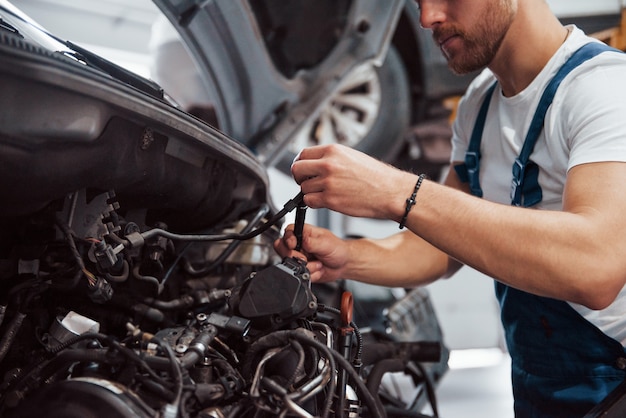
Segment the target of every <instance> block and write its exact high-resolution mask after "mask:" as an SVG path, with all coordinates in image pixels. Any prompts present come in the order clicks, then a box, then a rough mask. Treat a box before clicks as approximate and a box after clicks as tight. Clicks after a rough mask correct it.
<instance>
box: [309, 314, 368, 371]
mask: <svg viewBox="0 0 626 418" xmlns="http://www.w3.org/2000/svg"><path fill="white" fill-rule="evenodd" d="M317 310H318V312H322V313H323V312H325V311H326V312H331V313H333V314H336V315H341V311H340V310H339V309H337V308H335V307H334V306H326V305H323V304H321V303H320V304H318V305H317ZM350 326H351V327H352V328H353V329H354V336H355V337H356V353H355V354H354V360H353V364H354V366H355V367H356V368H357V369H360V367H361V365H362V361H361V359H362V357H363V335H361V331H360V330H359V327H357V326H356V324H355V323H354V321H350Z"/></svg>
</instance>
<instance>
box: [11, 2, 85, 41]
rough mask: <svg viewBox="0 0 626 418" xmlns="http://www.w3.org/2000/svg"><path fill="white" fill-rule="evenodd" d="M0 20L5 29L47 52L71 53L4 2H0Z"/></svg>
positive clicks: (40, 27)
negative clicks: (14, 32)
mask: <svg viewBox="0 0 626 418" xmlns="http://www.w3.org/2000/svg"><path fill="white" fill-rule="evenodd" d="M0 19H2V22H3V26H4V27H5V29H10V28H14V29H15V30H17V33H18V34H20V35H21V36H22V37H24V38H26V39H28V40H29V41H30V42H32V43H35V44H37V45H39V46H41V47H42V48H44V49H47V50H48V51H55V52H61V53H72V52H73V51H72V50H71V49H69V48H68V47H67V46H66V45H65V44H63V43H61V42H59V41H57V40H55V39H54V38H53V37H51V36H50V35H48V34H47V32H46V30H45V29H44V28H43V27H42V26H41V25H39V24H38V23H36V22H35V21H34V20H32V19H31V18H29V17H28V16H26V15H25V14H24V13H22V12H21V11H20V10H18V9H17V8H15V6H13V5H12V4H11V3H9V2H8V1H6V0H0ZM7 24H8V25H10V27H7ZM12 31H13V30H12Z"/></svg>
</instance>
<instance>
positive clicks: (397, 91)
mask: <svg viewBox="0 0 626 418" xmlns="http://www.w3.org/2000/svg"><path fill="white" fill-rule="evenodd" d="M410 113H411V108H410V87H409V79H408V75H407V73H406V70H405V67H404V63H403V61H402V58H401V57H400V54H399V53H398V52H397V50H396V49H395V48H394V47H393V46H390V47H389V51H388V53H387V57H386V58H385V61H384V62H383V64H382V65H381V66H374V65H373V64H371V63H368V64H363V65H361V66H359V67H356V68H355V69H354V70H353V71H352V72H351V73H350V75H349V76H348V77H347V78H346V80H345V81H344V82H343V83H342V84H341V86H340V88H339V89H337V91H336V93H335V95H334V96H333V97H331V98H330V100H328V101H327V104H326V106H324V107H323V108H322V109H321V111H320V112H319V115H318V117H316V118H314V120H312V121H311V122H309V123H307V124H306V125H305V126H304V127H303V128H302V129H301V130H300V131H299V132H298V133H297V134H296V137H295V138H294V139H293V141H291V143H290V144H289V147H288V150H287V151H285V153H284V154H283V156H282V157H281V158H280V159H279V161H278V163H277V164H276V167H277V168H278V169H279V170H280V171H282V172H284V173H287V174H289V173H290V167H291V163H292V162H293V159H294V158H295V156H296V155H297V153H298V152H299V151H300V150H302V149H303V148H306V147H309V146H313V145H320V144H329V143H338V144H344V145H347V146H350V147H352V148H355V149H358V150H360V151H362V152H364V153H366V154H369V155H371V156H373V157H375V158H378V159H380V160H383V161H390V160H392V159H393V157H394V156H395V154H396V153H397V152H398V150H399V149H400V148H401V145H402V143H403V140H404V136H405V134H406V132H407V129H408V127H409V121H410ZM342 130H343V131H342Z"/></svg>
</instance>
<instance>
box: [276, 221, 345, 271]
mask: <svg viewBox="0 0 626 418" xmlns="http://www.w3.org/2000/svg"><path fill="white" fill-rule="evenodd" d="M293 229H294V225H289V226H287V228H286V229H285V234H284V235H283V237H282V238H279V239H277V240H276V242H274V248H275V249H276V252H277V253H278V254H279V255H280V256H281V257H298V258H304V259H305V260H307V268H308V269H309V271H310V273H311V281H313V282H319V283H323V282H332V281H335V280H337V279H339V278H341V275H342V272H343V269H344V268H345V267H346V265H347V263H348V261H349V245H348V243H347V242H346V241H344V240H342V239H341V238H339V237H337V236H336V235H334V234H333V233H332V232H330V231H329V230H327V229H324V228H320V227H316V226H313V225H308V224H306V225H304V229H303V231H302V251H301V252H298V251H296V250H295V248H296V244H297V239H296V236H295V234H294V232H293Z"/></svg>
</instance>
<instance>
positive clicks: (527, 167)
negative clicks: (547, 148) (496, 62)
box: [511, 42, 617, 207]
mask: <svg viewBox="0 0 626 418" xmlns="http://www.w3.org/2000/svg"><path fill="white" fill-rule="evenodd" d="M604 51H617V50H616V49H614V48H611V47H609V46H608V45H606V44H603V43H599V42H591V43H588V44H585V45H583V46H582V47H581V48H579V49H578V50H577V51H576V52H574V54H572V56H571V57H570V58H569V59H568V60H567V61H566V62H565V64H563V66H562V67H561V68H560V69H559V71H558V72H557V73H556V75H555V76H554V77H553V78H552V80H550V83H549V84H548V86H547V87H546V89H545V90H544V92H543V94H542V96H541V99H540V100H539V104H538V105H537V110H536V111H535V115H534V116H533V119H532V121H531V123H530V127H529V129H528V133H527V135H526V139H525V140H524V145H523V146H522V150H521V152H520V154H519V157H517V159H516V160H515V163H514V164H513V181H512V182H511V205H514V206H524V207H530V206H534V205H536V204H537V203H539V202H541V199H542V192H541V187H540V186H539V167H538V166H537V164H535V163H534V162H532V161H530V155H531V154H532V152H533V149H534V148H535V144H536V143H537V138H539V135H540V134H541V131H542V130H543V125H544V121H545V117H546V112H547V111H548V108H549V107H550V105H551V104H552V100H553V99H554V95H555V93H556V91H557V89H558V88H559V86H560V85H561V82H562V81H563V79H564V78H565V77H566V76H567V75H568V74H569V73H570V72H571V71H572V70H573V69H574V68H576V67H577V66H579V65H580V64H582V63H583V62H585V61H587V60H589V59H591V58H593V57H595V56H596V55H598V54H600V53H601V52H604Z"/></svg>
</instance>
